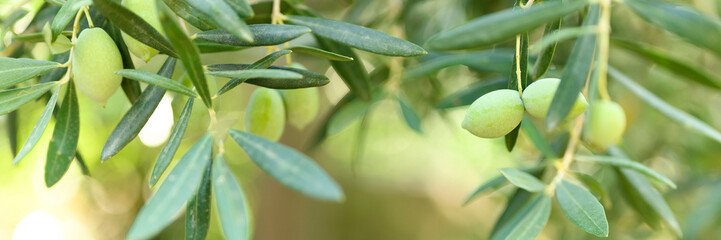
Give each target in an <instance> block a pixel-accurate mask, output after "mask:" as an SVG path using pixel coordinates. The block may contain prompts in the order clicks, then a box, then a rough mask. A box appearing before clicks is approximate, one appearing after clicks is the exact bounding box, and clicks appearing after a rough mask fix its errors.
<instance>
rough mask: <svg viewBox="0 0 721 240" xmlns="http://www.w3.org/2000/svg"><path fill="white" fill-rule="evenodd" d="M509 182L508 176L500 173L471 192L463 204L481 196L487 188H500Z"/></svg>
mask: <svg viewBox="0 0 721 240" xmlns="http://www.w3.org/2000/svg"><path fill="white" fill-rule="evenodd" d="M507 182H508V180H506V177H504V176H503V175H498V176H497V177H494V178H492V179H491V180H488V181H487V182H485V183H483V184H481V186H478V188H476V190H475V191H473V192H472V193H471V194H469V195H468V197H466V200H464V201H463V206H465V205H468V203H470V202H471V201H472V200H473V199H475V198H477V197H478V196H480V195H481V193H483V192H485V191H486V190H488V189H491V188H492V189H498V188H500V187H501V186H502V185H503V184H504V183H507Z"/></svg>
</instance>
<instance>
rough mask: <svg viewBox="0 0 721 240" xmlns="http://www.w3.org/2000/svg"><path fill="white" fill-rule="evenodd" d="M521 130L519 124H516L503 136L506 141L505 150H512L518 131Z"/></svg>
mask: <svg viewBox="0 0 721 240" xmlns="http://www.w3.org/2000/svg"><path fill="white" fill-rule="evenodd" d="M520 130H521V124H518V126H516V127H515V128H513V130H511V132H509V133H508V134H506V136H504V137H503V141H504V142H505V143H506V150H508V151H509V152H510V151H513V147H514V146H516V140H518V133H519V132H520Z"/></svg>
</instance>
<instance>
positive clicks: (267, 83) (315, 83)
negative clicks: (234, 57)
mask: <svg viewBox="0 0 721 240" xmlns="http://www.w3.org/2000/svg"><path fill="white" fill-rule="evenodd" d="M268 68H269V69H270V70H276V71H281V70H282V71H286V72H294V73H298V74H300V75H301V76H302V78H300V79H285V80H278V79H273V78H262V77H261V78H251V79H247V80H245V81H243V82H245V83H250V84H253V85H258V86H262V87H267V88H274V89H294V88H308V87H320V86H323V85H326V84H328V83H329V82H330V80H329V79H328V77H326V76H325V75H323V74H320V73H316V72H311V71H308V70H305V69H300V68H293V67H280V66H270V67H268ZM243 69H250V65H249V64H218V65H211V66H208V70H210V72H209V73H210V74H212V73H213V72H216V71H235V70H243ZM233 84H234V85H236V86H237V84H240V83H237V84H235V83H233ZM228 87H230V85H228ZM233 87H234V86H233ZM221 89H226V86H223V88H221ZM227 90H229V89H227ZM227 90H225V91H227Z"/></svg>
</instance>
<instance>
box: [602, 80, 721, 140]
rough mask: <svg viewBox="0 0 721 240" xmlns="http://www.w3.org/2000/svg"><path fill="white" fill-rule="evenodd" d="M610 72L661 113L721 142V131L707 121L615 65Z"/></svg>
mask: <svg viewBox="0 0 721 240" xmlns="http://www.w3.org/2000/svg"><path fill="white" fill-rule="evenodd" d="M608 74H609V75H610V76H611V77H613V78H614V79H616V80H617V81H618V82H619V83H621V84H622V85H624V86H625V87H626V88H628V90H631V92H633V93H634V94H636V96H638V97H639V98H641V100H643V101H644V102H646V103H647V104H648V105H650V106H651V107H652V108H655V109H656V110H658V111H659V112H661V114H663V115H665V116H666V117H668V118H670V119H671V120H673V121H676V122H677V123H680V124H681V125H682V126H684V127H686V128H689V129H692V130H695V131H696V132H698V133H701V134H703V135H706V136H707V137H710V138H711V139H713V140H715V141H717V142H721V133H720V132H719V131H718V130H716V129H714V128H713V127H711V126H709V125H708V124H706V123H705V122H702V121H701V120H698V119H697V118H695V117H693V116H691V115H689V114H688V113H685V112H683V111H681V110H679V109H677V108H675V107H673V106H671V105H670V104H668V103H666V102H665V101H663V99H661V98H659V97H657V96H656V95H653V93H651V92H649V91H648V90H646V89H644V88H643V87H642V86H641V85H638V83H635V82H634V81H633V80H631V79H630V78H628V77H627V76H626V75H623V73H621V72H619V71H618V70H616V69H615V68H613V67H609V68H608Z"/></svg>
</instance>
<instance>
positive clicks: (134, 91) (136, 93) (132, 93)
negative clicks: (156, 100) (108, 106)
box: [103, 21, 142, 104]
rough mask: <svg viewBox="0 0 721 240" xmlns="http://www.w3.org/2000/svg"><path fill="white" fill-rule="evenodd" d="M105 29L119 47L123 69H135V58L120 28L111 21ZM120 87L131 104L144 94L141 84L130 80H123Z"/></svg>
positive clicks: (106, 24) (105, 25) (107, 22)
mask: <svg viewBox="0 0 721 240" xmlns="http://www.w3.org/2000/svg"><path fill="white" fill-rule="evenodd" d="M103 29H105V31H106V32H107V33H108V35H110V37H111V38H112V39H113V41H114V42H115V45H117V46H118V50H119V51H120V56H121V57H122V58H123V68H124V69H135V64H133V58H132V57H131V56H130V52H129V51H128V46H127V45H125V40H123V37H122V35H121V34H120V29H118V27H117V26H115V24H113V23H111V22H110V21H106V22H105V24H104V26H103ZM120 86H121V87H122V88H123V92H124V93H125V96H126V97H128V100H129V101H130V103H131V104H133V103H135V102H137V101H138V98H139V97H140V93H141V92H142V90H141V89H140V84H139V83H138V82H136V81H133V80H130V79H128V78H123V81H122V82H121V83H120Z"/></svg>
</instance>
